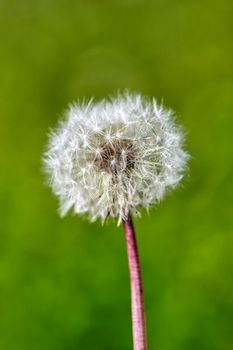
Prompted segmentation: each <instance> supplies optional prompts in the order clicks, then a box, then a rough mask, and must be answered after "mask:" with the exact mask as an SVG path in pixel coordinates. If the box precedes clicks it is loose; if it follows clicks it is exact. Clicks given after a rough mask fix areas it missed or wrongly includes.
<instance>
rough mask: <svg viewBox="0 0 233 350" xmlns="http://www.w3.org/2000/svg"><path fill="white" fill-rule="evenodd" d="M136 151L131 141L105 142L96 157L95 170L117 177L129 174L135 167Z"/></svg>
mask: <svg viewBox="0 0 233 350" xmlns="http://www.w3.org/2000/svg"><path fill="white" fill-rule="evenodd" d="M135 161H136V149H135V146H134V144H133V142H132V141H131V140H128V139H113V140H111V141H106V142H103V143H102V144H101V145H100V146H99V148H98V150H97V151H96V153H95V156H94V165H95V168H96V169H97V170H99V171H106V172H107V173H109V174H112V175H117V174H119V173H121V172H126V173H127V172H129V171H130V170H132V169H133V168H134V166H135Z"/></svg>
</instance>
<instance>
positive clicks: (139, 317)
mask: <svg viewBox="0 0 233 350" xmlns="http://www.w3.org/2000/svg"><path fill="white" fill-rule="evenodd" d="M123 227H124V231H125V237H126V247H127V255H128V264H129V274H130V286H131V312H132V328H133V344H134V350H146V349H147V342H146V327H145V314H144V302H143V290H142V277H141V269H140V262H139V254H138V248H137V242H136V235H135V230H134V226H133V221H132V218H131V216H130V215H129V216H128V218H127V219H126V220H125V221H123Z"/></svg>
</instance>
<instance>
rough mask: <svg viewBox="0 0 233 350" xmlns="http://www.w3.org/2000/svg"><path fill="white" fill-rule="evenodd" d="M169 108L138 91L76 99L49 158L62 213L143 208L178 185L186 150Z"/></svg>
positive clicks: (117, 213) (118, 214)
mask: <svg viewBox="0 0 233 350" xmlns="http://www.w3.org/2000/svg"><path fill="white" fill-rule="evenodd" d="M182 144H183V135H182V131H181V129H180V128H179V127H177V126H176V125H175V124H174V122H173V113H172V111H171V110H167V109H164V108H163V107H162V106H159V105H158V104H157V103H156V101H155V100H154V99H153V100H150V99H147V98H143V97H142V96H141V95H138V94H128V93H125V94H124V95H117V96H116V97H114V98H112V99H106V100H102V101H100V102H97V103H94V102H92V101H90V102H89V103H88V104H73V105H72V106H70V108H69V110H68V111H67V113H66V116H65V120H64V121H62V122H61V123H60V124H59V126H58V128H57V129H56V130H55V131H54V132H52V133H51V135H50V139H49V145H48V148H47V151H46V153H45V155H44V158H43V161H44V166H45V171H46V173H47V174H48V177H49V183H50V185H51V186H52V189H53V192H54V193H55V194H56V195H57V196H58V197H59V199H60V213H61V215H62V216H63V215H65V214H66V213H67V211H68V210H69V209H71V208H73V210H74V212H75V213H77V214H85V213H87V214H88V215H89V217H90V219H91V220H92V221H95V220H96V219H97V218H100V219H102V221H104V220H105V219H106V218H107V217H109V216H110V217H113V218H117V219H118V222H121V221H122V220H124V219H126V218H127V215H128V214H129V213H133V214H138V213H139V211H138V210H139V209H140V208H149V207H150V206H151V205H152V204H154V203H156V202H158V201H159V200H161V199H162V197H163V196H164V194H165V193H166V191H167V190H168V189H171V188H174V187H176V186H177V184H178V183H179V181H180V180H181V178H182V177H183V173H184V170H185V166H186V162H187V159H188V155H187V154H186V153H185V152H184V150H183V149H182Z"/></svg>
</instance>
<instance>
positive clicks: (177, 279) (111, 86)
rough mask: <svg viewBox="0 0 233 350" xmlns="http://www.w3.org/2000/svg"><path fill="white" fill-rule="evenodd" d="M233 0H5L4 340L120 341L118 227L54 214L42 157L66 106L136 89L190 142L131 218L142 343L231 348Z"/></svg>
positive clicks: (127, 336)
mask: <svg viewBox="0 0 233 350" xmlns="http://www.w3.org/2000/svg"><path fill="white" fill-rule="evenodd" d="M232 18H233V2H232V1H231V0H223V1H213V0H202V1H200V0H192V1H187V0H186V1H184V0H183V1H182V0H163V1H162V0H158V1H147V0H118V1H116V0H109V1H107V0H106V1H103V0H99V1H87V0H86V1H84V0H83V1H78V0H75V1H74V0H56V1H55V0H54V1H52V0H34V1H31V0H5V1H4V0H0V118H1V125H0V153H1V157H0V169H1V172H0V207H1V208H0V213H1V214H0V216H1V218H0V349H4V350H21V349H23V350H39V349H40V350H41V349H43V350H74V349H85V350H119V349H122V350H129V349H132V342H131V320H130V304H129V301H130V294H129V281H128V267H127V258H126V252H125V242H124V236H123V232H122V229H121V228H117V227H116V226H115V225H113V224H108V225H106V226H104V227H101V225H100V224H99V223H95V224H89V223H88V222H87V221H85V220H84V219H82V218H79V217H74V216H72V215H69V216H67V217H66V218H65V219H63V220H61V219H60V218H59V216H58V215H57V212H56V209H57V206H58V202H57V199H56V198H54V197H53V196H52V194H51V191H50V189H48V188H47V187H46V186H45V185H44V176H43V174H42V171H41V154H42V152H43V150H44V146H45V144H46V142H47V133H48V130H49V128H50V127H53V126H54V125H55V124H56V122H57V120H58V118H59V117H60V115H61V114H62V113H63V111H64V109H66V107H67V104H68V103H69V102H71V101H73V100H76V99H78V98H81V99H82V98H83V97H84V96H85V97H88V98H89V97H91V96H95V97H96V99H99V98H102V97H105V96H106V95H108V94H112V93H114V92H115V91H116V90H118V89H120V90H122V89H125V88H129V89H130V90H132V91H140V92H142V93H143V94H146V95H149V96H156V97H157V98H158V100H159V101H164V104H165V105H166V106H170V107H172V108H173V109H174V110H175V111H176V112H177V114H178V116H179V120H180V122H181V123H182V124H183V125H184V126H185V128H186V130H187V148H188V150H189V152H190V153H191V155H192V160H191V162H190V171H189V174H188V176H187V177H186V179H185V180H184V181H183V185H182V187H181V188H180V189H178V190H177V191H176V193H173V194H172V195H169V196H168V197H167V198H166V200H165V201H164V202H163V203H162V204H161V205H159V206H158V207H157V208H154V209H153V210H152V211H151V213H150V215H149V216H148V215H144V216H143V218H142V219H138V220H136V228H137V232H138V243H139V246H140V255H141V262H142V269H143V279H144V290H145V301H146V311H147V325H148V342H149V349H150V350H152V349H159V350H183V349H189V350H192V349H193V350H196V349H198V350H230V349H233V258H232V248H233V238H232V228H233V210H232V209H233V205H232V201H233V186H232V182H233V151H232V149H233V147H232V145H233V142H232V138H233V99H232V93H233V40H232V37H233V22H232Z"/></svg>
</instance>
